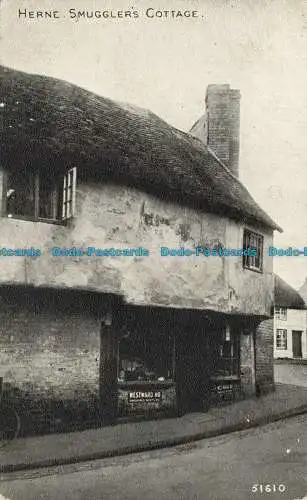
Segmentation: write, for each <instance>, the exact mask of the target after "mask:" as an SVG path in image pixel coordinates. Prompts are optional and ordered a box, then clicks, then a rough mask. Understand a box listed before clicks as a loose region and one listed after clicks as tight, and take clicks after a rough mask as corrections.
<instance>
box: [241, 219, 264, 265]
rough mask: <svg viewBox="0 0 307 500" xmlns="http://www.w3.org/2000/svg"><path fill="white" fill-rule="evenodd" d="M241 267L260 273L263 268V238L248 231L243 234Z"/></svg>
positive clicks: (245, 230)
mask: <svg viewBox="0 0 307 500" xmlns="http://www.w3.org/2000/svg"><path fill="white" fill-rule="evenodd" d="M243 250H248V252H246V254H247V255H244V254H243V267H245V268H246V269H251V270H252V271H260V272H261V271H262V268H263V236H262V235H261V234H258V233H254V232H253V231H249V230H248V229H244V233H243Z"/></svg>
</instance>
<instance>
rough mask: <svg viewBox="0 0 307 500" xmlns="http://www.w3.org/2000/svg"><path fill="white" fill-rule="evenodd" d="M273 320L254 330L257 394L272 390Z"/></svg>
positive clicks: (261, 324)
mask: <svg viewBox="0 0 307 500" xmlns="http://www.w3.org/2000/svg"><path fill="white" fill-rule="evenodd" d="M273 340H274V334H273V318H270V319H268V320H266V321H263V322H262V323H260V325H259V326H258V328H257V330H256V337H255V345H256V389H257V393H258V394H265V393H266V392H270V391H272V390H274V365H273Z"/></svg>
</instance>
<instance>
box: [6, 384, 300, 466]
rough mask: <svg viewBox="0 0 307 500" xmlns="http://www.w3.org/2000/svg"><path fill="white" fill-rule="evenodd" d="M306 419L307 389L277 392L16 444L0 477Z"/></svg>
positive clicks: (283, 387)
mask: <svg viewBox="0 0 307 500" xmlns="http://www.w3.org/2000/svg"><path fill="white" fill-rule="evenodd" d="M303 413H307V387H300V386H294V385H285V384H276V391H275V392H272V393H270V394H267V395H265V396H262V397H260V398H251V399H247V400H244V401H238V402H236V403H233V404H231V405H228V406H223V407H219V408H212V409H210V410H209V411H208V412H206V413H192V414H188V415H184V416H182V417H178V418H168V419H163V420H152V421H143V422H129V423H124V424H118V425H114V426H108V427H103V428H99V429H91V430H86V431H82V432H71V433H67V434H52V435H47V436H36V437H28V438H20V439H16V440H15V441H13V442H11V443H9V445H8V446H7V447H5V448H3V449H1V450H0V472H3V473H4V472H12V471H18V470H28V469H37V468H40V467H49V466H54V465H65V464H74V463H79V462H83V461H84V462H86V461H91V460H95V459H101V458H106V457H114V456H120V455H126V454H129V453H136V452H141V451H147V450H153V449H158V448H165V447H171V446H176V445H179V444H184V443H187V442H191V441H197V440H200V439H204V438H209V437H215V436H219V435H221V434H227V433H230V432H234V431H239V430H244V429H248V428H251V427H257V426H259V425H263V424H267V423H270V422H275V421H277V420H280V419H283V418H287V417H291V416H295V415H300V414H303Z"/></svg>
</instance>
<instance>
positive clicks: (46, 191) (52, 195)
mask: <svg viewBox="0 0 307 500" xmlns="http://www.w3.org/2000/svg"><path fill="white" fill-rule="evenodd" d="M38 216H39V217H41V218H43V219H57V218H58V189H57V186H56V185H55V183H54V182H53V181H52V180H50V178H49V177H48V176H43V175H41V176H40V179H39V213H38Z"/></svg>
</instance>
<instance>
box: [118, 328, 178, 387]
mask: <svg viewBox="0 0 307 500" xmlns="http://www.w3.org/2000/svg"><path fill="white" fill-rule="evenodd" d="M172 359H173V342H172V340H171V338H170V336H168V335H167V334H164V335H157V336H155V337H154V338H152V337H151V336H150V335H146V333H144V332H129V333H128V334H127V336H126V337H125V338H122V339H121V340H120V342H119V366H118V381H119V382H131V381H161V382H162V381H166V380H172V378H173V373H172V368H173V365H172Z"/></svg>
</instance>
